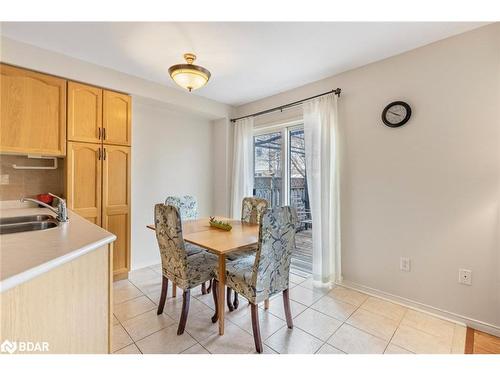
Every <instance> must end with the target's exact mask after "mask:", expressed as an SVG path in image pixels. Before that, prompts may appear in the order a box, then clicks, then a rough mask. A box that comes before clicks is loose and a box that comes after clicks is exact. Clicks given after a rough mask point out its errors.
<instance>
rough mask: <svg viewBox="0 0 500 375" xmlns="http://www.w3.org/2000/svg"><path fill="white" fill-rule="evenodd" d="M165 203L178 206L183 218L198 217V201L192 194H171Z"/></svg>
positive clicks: (193, 218)
mask: <svg viewBox="0 0 500 375" xmlns="http://www.w3.org/2000/svg"><path fill="white" fill-rule="evenodd" d="M165 204H167V205H171V206H175V207H177V209H178V210H179V212H180V214H181V219H182V220H195V219H197V218H198V202H197V201H196V198H195V197H193V196H192V195H184V196H182V197H177V196H174V195H171V196H168V197H167V199H165Z"/></svg>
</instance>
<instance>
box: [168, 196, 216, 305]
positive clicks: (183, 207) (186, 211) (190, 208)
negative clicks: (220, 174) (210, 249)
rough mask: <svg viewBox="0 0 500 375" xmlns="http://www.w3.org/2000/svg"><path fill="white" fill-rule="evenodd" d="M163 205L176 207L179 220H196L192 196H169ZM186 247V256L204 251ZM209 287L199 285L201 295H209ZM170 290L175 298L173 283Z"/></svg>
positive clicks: (194, 199)
mask: <svg viewBox="0 0 500 375" xmlns="http://www.w3.org/2000/svg"><path fill="white" fill-rule="evenodd" d="M165 204H166V205H171V206H174V207H177V209H178V210H179V213H180V215H181V220H196V219H197V218H198V202H197V200H196V198H195V197H193V196H192V195H183V196H182V197H178V196H175V195H169V196H168V197H167V198H166V199H165ZM186 245H187V246H186V251H187V255H188V256H191V255H194V254H198V253H201V252H202V251H204V249H203V248H201V247H199V246H194V245H190V246H189V245H188V244H186ZM210 287H211V284H210V285H209V286H208V289H207V286H206V284H205V283H203V284H202V285H201V293H202V294H207V293H209V292H210ZM172 288H173V289H172V296H173V297H176V292H177V288H176V285H175V283H173V285H172Z"/></svg>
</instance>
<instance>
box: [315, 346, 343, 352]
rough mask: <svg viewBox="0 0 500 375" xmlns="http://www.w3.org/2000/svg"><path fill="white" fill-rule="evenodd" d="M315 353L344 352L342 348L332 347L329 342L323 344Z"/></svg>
mask: <svg viewBox="0 0 500 375" xmlns="http://www.w3.org/2000/svg"><path fill="white" fill-rule="evenodd" d="M316 354H345V353H344V352H343V351H342V350H338V349H337V348H334V347H333V346H331V345H330V344H324V345H323V346H322V347H321V348H320V349H319V350H318V351H317V352H316Z"/></svg>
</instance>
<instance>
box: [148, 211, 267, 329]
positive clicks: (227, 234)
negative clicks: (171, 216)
mask: <svg viewBox="0 0 500 375" xmlns="http://www.w3.org/2000/svg"><path fill="white" fill-rule="evenodd" d="M217 220H221V221H223V222H228V223H229V224H231V226H232V229H231V230H229V231H227V230H223V229H219V228H216V227H212V226H211V225H210V218H208V217H206V218H199V219H195V220H185V221H182V235H183V238H184V241H186V242H189V243H192V244H194V245H197V246H200V247H202V248H204V249H206V250H207V251H209V252H211V253H213V254H215V255H217V257H218V271H219V280H218V284H217V285H218V291H217V292H218V297H219V298H218V301H217V302H218V305H219V306H218V309H217V310H218V315H219V316H218V318H219V319H218V321H219V335H224V311H225V301H226V296H225V293H226V256H227V255H228V254H230V253H232V252H235V251H238V250H240V249H241V248H244V247H247V246H249V245H254V244H257V241H258V238H259V225H258V224H250V223H246V222H243V221H241V220H233V219H228V218H224V217H222V218H221V217H218V218H217ZM147 228H149V229H152V230H155V226H154V225H153V224H150V225H147Z"/></svg>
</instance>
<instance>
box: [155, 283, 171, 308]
mask: <svg viewBox="0 0 500 375" xmlns="http://www.w3.org/2000/svg"><path fill="white" fill-rule="evenodd" d="M167 290H168V279H167V278H166V277H165V276H163V277H162V279H161V296H160V303H159V304H158V311H156V314H157V315H160V314H161V313H162V312H163V308H164V307H165V300H166V299H167Z"/></svg>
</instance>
